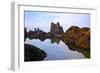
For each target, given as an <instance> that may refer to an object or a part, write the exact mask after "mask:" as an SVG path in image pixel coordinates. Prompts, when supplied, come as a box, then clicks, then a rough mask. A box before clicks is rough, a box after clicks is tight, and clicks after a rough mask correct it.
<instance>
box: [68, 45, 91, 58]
mask: <svg viewBox="0 0 100 73" xmlns="http://www.w3.org/2000/svg"><path fill="white" fill-rule="evenodd" d="M67 46H68V48H69V49H70V50H72V51H78V52H80V53H82V54H83V55H84V57H85V58H90V49H88V50H86V49H81V48H78V47H76V46H74V45H71V44H67Z"/></svg>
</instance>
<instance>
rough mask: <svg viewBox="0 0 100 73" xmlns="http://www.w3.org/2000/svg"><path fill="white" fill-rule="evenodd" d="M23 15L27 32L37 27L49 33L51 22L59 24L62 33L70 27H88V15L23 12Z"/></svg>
mask: <svg viewBox="0 0 100 73" xmlns="http://www.w3.org/2000/svg"><path fill="white" fill-rule="evenodd" d="M24 15H25V24H24V25H25V27H26V28H27V30H28V31H29V30H34V28H37V27H39V28H40V29H42V30H43V31H45V32H49V31H50V25H51V22H54V23H57V22H59V23H60V25H61V26H62V27H63V30H64V31H66V30H67V29H68V28H69V27H71V26H79V27H90V14H77V13H53V12H34V11H24Z"/></svg>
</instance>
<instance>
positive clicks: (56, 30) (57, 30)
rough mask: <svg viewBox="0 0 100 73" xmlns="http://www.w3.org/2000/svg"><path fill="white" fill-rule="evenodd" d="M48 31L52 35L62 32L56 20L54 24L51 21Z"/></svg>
mask: <svg viewBox="0 0 100 73" xmlns="http://www.w3.org/2000/svg"><path fill="white" fill-rule="evenodd" d="M50 33H51V34H53V35H57V34H63V33H64V31H63V28H62V26H60V23H59V22H57V24H55V23H53V22H52V23H51V27H50Z"/></svg>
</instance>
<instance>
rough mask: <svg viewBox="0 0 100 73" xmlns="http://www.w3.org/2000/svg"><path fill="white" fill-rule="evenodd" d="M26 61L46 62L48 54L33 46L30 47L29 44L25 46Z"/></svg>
mask: <svg viewBox="0 0 100 73" xmlns="http://www.w3.org/2000/svg"><path fill="white" fill-rule="evenodd" d="M24 47H25V48H24V52H25V53H24V61H25V62H27V61H41V60H44V58H45V57H46V56H47V54H46V53H45V52H44V51H43V50H41V49H39V48H37V47H35V46H33V45H29V44H24Z"/></svg>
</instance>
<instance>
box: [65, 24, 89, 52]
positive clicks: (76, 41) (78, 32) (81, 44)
mask: <svg viewBox="0 0 100 73" xmlns="http://www.w3.org/2000/svg"><path fill="white" fill-rule="evenodd" d="M64 42H65V43H67V44H71V45H74V46H75V47H78V48H81V49H85V50H90V28H88V27H83V28H79V27H77V26H71V27H70V28H69V29H68V30H67V31H66V32H65V33H64Z"/></svg>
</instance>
